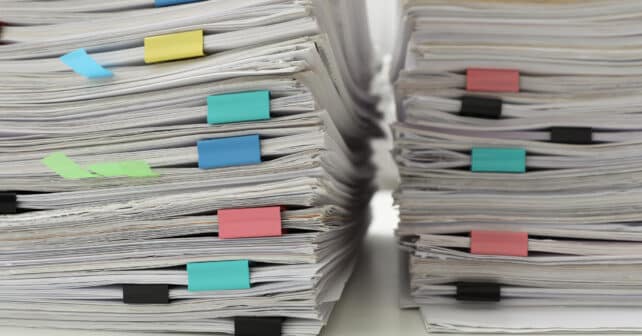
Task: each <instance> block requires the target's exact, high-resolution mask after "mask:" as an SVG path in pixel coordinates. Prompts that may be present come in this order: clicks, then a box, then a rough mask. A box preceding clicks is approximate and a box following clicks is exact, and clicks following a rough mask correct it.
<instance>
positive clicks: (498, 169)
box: [471, 148, 526, 173]
mask: <svg viewBox="0 0 642 336" xmlns="http://www.w3.org/2000/svg"><path fill="white" fill-rule="evenodd" d="M471 161H472V162H471V171H473V172H480V173H525V172H526V150H525V149H523V148H473V150H472V153H471Z"/></svg>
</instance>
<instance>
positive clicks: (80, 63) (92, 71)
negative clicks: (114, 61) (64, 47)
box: [60, 48, 114, 78]
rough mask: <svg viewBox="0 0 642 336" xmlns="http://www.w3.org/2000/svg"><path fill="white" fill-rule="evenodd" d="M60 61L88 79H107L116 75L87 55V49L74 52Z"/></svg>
mask: <svg viewBox="0 0 642 336" xmlns="http://www.w3.org/2000/svg"><path fill="white" fill-rule="evenodd" d="M60 60H61V61H62V62H63V63H65V64H66V65H67V66H68V67H70V68H71V69H72V70H74V71H75V72H76V73H77V74H79V75H82V76H85V77H87V78H105V77H111V76H113V75H114V74H113V73H112V72H111V71H109V70H107V69H105V68H103V67H102V66H101V65H100V64H98V63H96V61H94V59H93V58H91V57H90V56H89V55H87V51H85V49H82V48H81V49H78V50H74V51H72V52H70V53H68V54H66V55H64V56H62V57H60Z"/></svg>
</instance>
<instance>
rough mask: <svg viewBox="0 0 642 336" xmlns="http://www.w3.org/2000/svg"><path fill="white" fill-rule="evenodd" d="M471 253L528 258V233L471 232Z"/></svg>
mask: <svg viewBox="0 0 642 336" xmlns="http://www.w3.org/2000/svg"><path fill="white" fill-rule="evenodd" d="M470 253H472V254H481V255H495V256H511V257H528V233H526V232H507V231H471V232H470Z"/></svg>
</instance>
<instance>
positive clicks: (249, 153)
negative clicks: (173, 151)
mask: <svg viewBox="0 0 642 336" xmlns="http://www.w3.org/2000/svg"><path fill="white" fill-rule="evenodd" d="M197 148H198V167H199V168H201V169H211V168H220V167H230V166H243V165H250V164H257V163H261V141H260V140H259V136H258V135H245V136H238V137H230V138H219V139H210V140H201V141H199V142H198V143H197Z"/></svg>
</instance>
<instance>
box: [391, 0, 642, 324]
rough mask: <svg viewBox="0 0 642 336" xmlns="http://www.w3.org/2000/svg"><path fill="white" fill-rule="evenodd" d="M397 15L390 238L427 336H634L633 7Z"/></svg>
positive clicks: (637, 255)
mask: <svg viewBox="0 0 642 336" xmlns="http://www.w3.org/2000/svg"><path fill="white" fill-rule="evenodd" d="M403 9H404V13H405V20H404V27H405V31H404V33H403V37H402V38H401V43H400V46H399V48H400V50H399V57H398V69H397V70H398V77H397V81H396V91H397V97H398V106H399V115H398V117H399V122H397V123H396V124H394V126H393V130H394V134H395V147H394V153H393V155H394V158H395V160H396V162H397V163H398V165H399V170H400V174H401V179H402V182H401V185H400V187H399V189H398V191H397V193H396V196H395V197H396V204H397V205H398V206H399V208H400V213H401V219H400V224H399V228H398V231H397V233H398V236H399V242H400V245H401V247H402V249H403V250H404V251H407V252H409V258H408V261H409V262H408V266H409V269H408V270H407V272H409V275H410V277H409V281H408V284H409V289H410V294H412V299H413V300H414V304H416V305H418V306H419V307H420V308H421V310H422V313H423V316H424V319H425V321H426V325H427V327H428V329H429V330H431V331H433V332H452V333H467V332H476V333H489V334H499V333H534V334H546V333H552V334H560V333H567V332H568V333H585V334H586V333H596V334H605V333H607V332H620V333H625V332H629V333H639V332H640V331H642V320H640V318H639V315H640V314H641V313H642V301H641V300H640V299H641V298H642V272H641V269H642V248H641V246H640V242H641V241H642V212H641V211H640V210H641V207H640V202H641V201H642V179H641V177H642V160H641V155H642V115H641V114H640V112H641V111H642V98H641V97H642V96H641V93H642V85H641V84H642V82H641V81H640V73H641V72H642V71H641V69H642V67H640V65H641V64H640V59H641V56H642V53H641V52H640V45H642V25H641V24H640V18H641V17H642V11H640V9H642V3H641V2H640V1H601V0H599V1H598V0H595V1H535V0H532V1H528V0H519V1H518V0H515V1H494V0H416V1H414V0H409V1H406V2H405V3H404V8H403Z"/></svg>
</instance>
